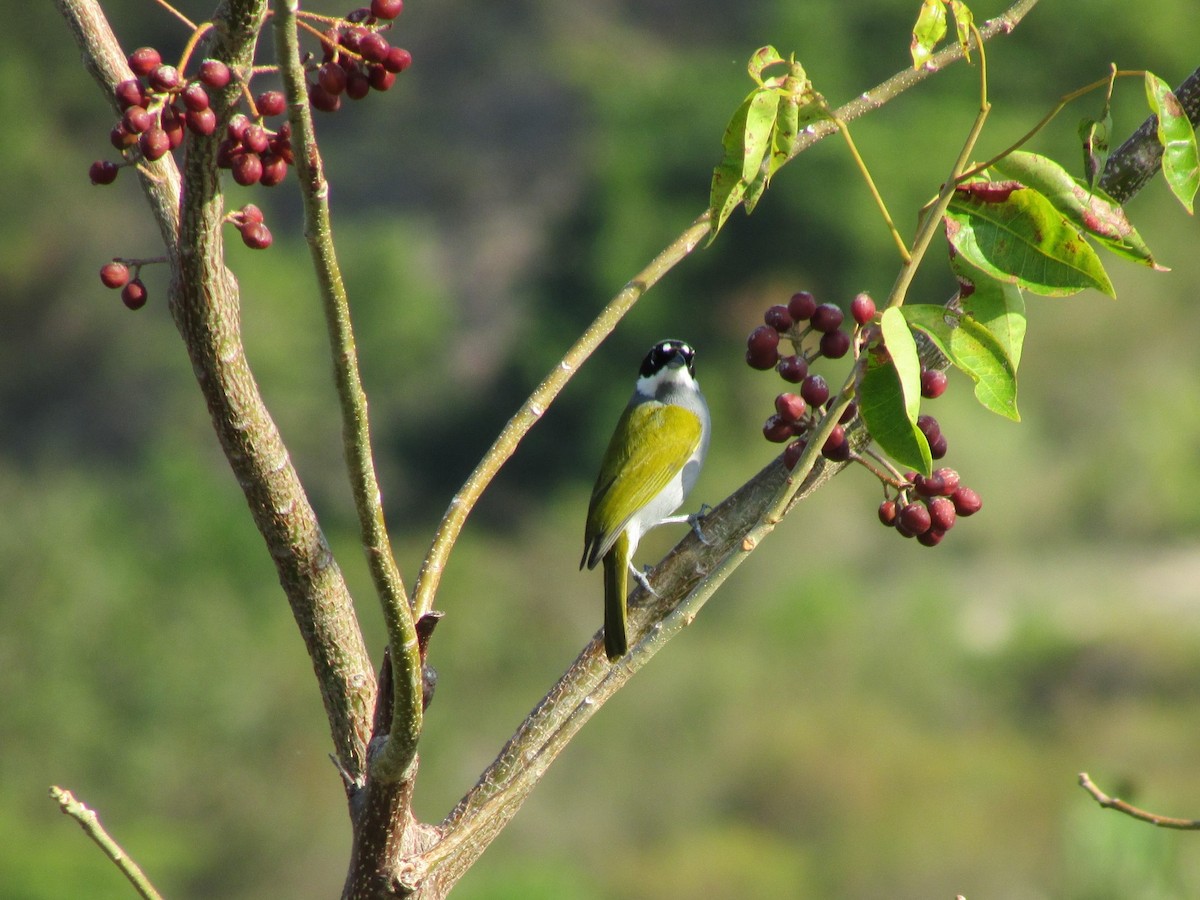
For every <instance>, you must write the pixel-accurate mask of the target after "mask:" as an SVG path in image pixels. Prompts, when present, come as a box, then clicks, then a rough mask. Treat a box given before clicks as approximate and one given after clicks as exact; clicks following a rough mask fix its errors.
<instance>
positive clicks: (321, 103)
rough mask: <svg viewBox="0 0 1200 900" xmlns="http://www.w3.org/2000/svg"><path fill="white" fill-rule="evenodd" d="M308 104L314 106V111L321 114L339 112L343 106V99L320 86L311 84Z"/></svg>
mask: <svg viewBox="0 0 1200 900" xmlns="http://www.w3.org/2000/svg"><path fill="white" fill-rule="evenodd" d="M308 102H309V103H310V104H312V108H313V109H318V110H320V111H321V112H337V111H338V109H339V108H340V107H341V105H342V98H341V97H339V96H338V95H337V94H331V93H329V91H327V90H325V88H323V87H321V85H320V84H310V85H309V86H308Z"/></svg>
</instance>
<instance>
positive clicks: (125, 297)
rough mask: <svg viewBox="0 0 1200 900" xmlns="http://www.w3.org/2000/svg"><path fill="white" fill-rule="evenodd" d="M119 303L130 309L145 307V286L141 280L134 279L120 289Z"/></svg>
mask: <svg viewBox="0 0 1200 900" xmlns="http://www.w3.org/2000/svg"><path fill="white" fill-rule="evenodd" d="M121 302H122V303H124V304H125V305H126V306H127V307H129V308H130V309H141V308H142V307H143V306H145V305H146V286H145V285H144V284H142V279H140V278H135V279H133V281H131V282H129V284H127V285H125V287H123V288H121Z"/></svg>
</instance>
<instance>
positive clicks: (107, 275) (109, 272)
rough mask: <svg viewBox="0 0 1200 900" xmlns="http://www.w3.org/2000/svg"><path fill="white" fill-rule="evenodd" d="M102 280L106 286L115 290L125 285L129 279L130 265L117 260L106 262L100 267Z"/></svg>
mask: <svg viewBox="0 0 1200 900" xmlns="http://www.w3.org/2000/svg"><path fill="white" fill-rule="evenodd" d="M100 281H101V283H102V284H103V285H104V286H105V287H106V288H112V289H113V290H116V289H117V288H119V287H125V285H126V284H127V283H128V281H129V267H128V266H126V265H125V264H124V263H119V262H117V261H116V260H113V261H112V262H110V263H105V264H104V265H102V266H101V267H100Z"/></svg>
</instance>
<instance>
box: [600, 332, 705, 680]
mask: <svg viewBox="0 0 1200 900" xmlns="http://www.w3.org/2000/svg"><path fill="white" fill-rule="evenodd" d="M695 358H696V351H694V350H693V349H692V348H691V347H690V346H688V345H687V344H685V343H684V342H683V341H674V340H668V341H659V342H658V343H657V344H655V345H654V346H653V347H652V348H650V352H649V353H647V354H646V358H645V359H644V360H643V361H642V368H641V370H640V371H639V372H638V380H637V385H636V386H635V387H634V390H633V396H632V397H631V398H630V400H629V405H628V406H626V407H625V412H623V413H622V414H621V418H620V420H619V421H618V422H617V428H616V430H615V431H614V432H613V436H612V440H610V441H609V443H608V449H607V450H606V451H605V452H604V460H603V461H602V462H601V463H600V474H599V475H598V476H597V477H596V486H595V487H594V488H592V500H591V503H590V504H589V505H588V514H587V527H586V529H585V530H584V535H583V559H582V560H581V561H580V563H579V568H580V569H582V568H583V567H584V566H585V565H586V566H587V567H588V568H589V569H594V568H595V567H596V563H598V562H600V561H602V560H603V562H604V650H605V652H606V653H607V654H608V658H609V659H610V660H616V659H619V658H620V657H621V656H623V655H624V654H625V653H626V651H628V649H629V641H628V638H627V637H626V635H625V599H626V596H627V592H628V583H627V581H626V576H625V570H626V569H629V570H630V571H631V572H633V576H634V577H635V578H637V579H638V581H640V582H641V584H642V586H643V587H645V588H646V590H648V591H649V590H653V589H652V588H651V587H650V584H649V582H648V581H647V580H646V577H645V576H644V575H643V574H642V573H641V572H639V571H638V570H637V569H636V568H635V567H634V565H633V553H634V551H635V550H636V549H637V545H638V541H640V540H641V539H642V535H643V534H645V533H646V532H647V531H649V530H650V529H651V528H654V527H655V526H658V525H666V524H670V523H680V522H691V521H693V520H692V518H691V517H689V516H672V515H671V514H672V513H673V512H675V510H677V509H678V508H679V507H680V506H681V505H682V504H683V501H684V498H686V497H687V495H688V492H689V491H690V490H691V489H692V485H694V484H695V483H696V478H697V477H698V476H699V474H700V466H701V465H703V464H704V455H705V453H706V452H707V451H708V436H709V417H708V404H707V403H705V402H704V395H703V394H702V393H700V385H699V383H698V382H697V381H696V365H695Z"/></svg>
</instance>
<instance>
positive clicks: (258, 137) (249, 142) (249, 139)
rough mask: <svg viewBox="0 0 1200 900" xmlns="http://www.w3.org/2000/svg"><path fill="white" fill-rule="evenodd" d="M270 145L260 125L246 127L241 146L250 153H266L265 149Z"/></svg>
mask: <svg viewBox="0 0 1200 900" xmlns="http://www.w3.org/2000/svg"><path fill="white" fill-rule="evenodd" d="M270 145H271V141H270V138H268V137H267V131H266V129H265V128H263V127H262V126H261V125H254V124H251V125H247V126H246V130H245V132H244V133H243V134H242V146H243V147H245V148H246V149H247V150H249V151H250V152H251V153H266V152H267V148H268V147H269V146H270Z"/></svg>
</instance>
